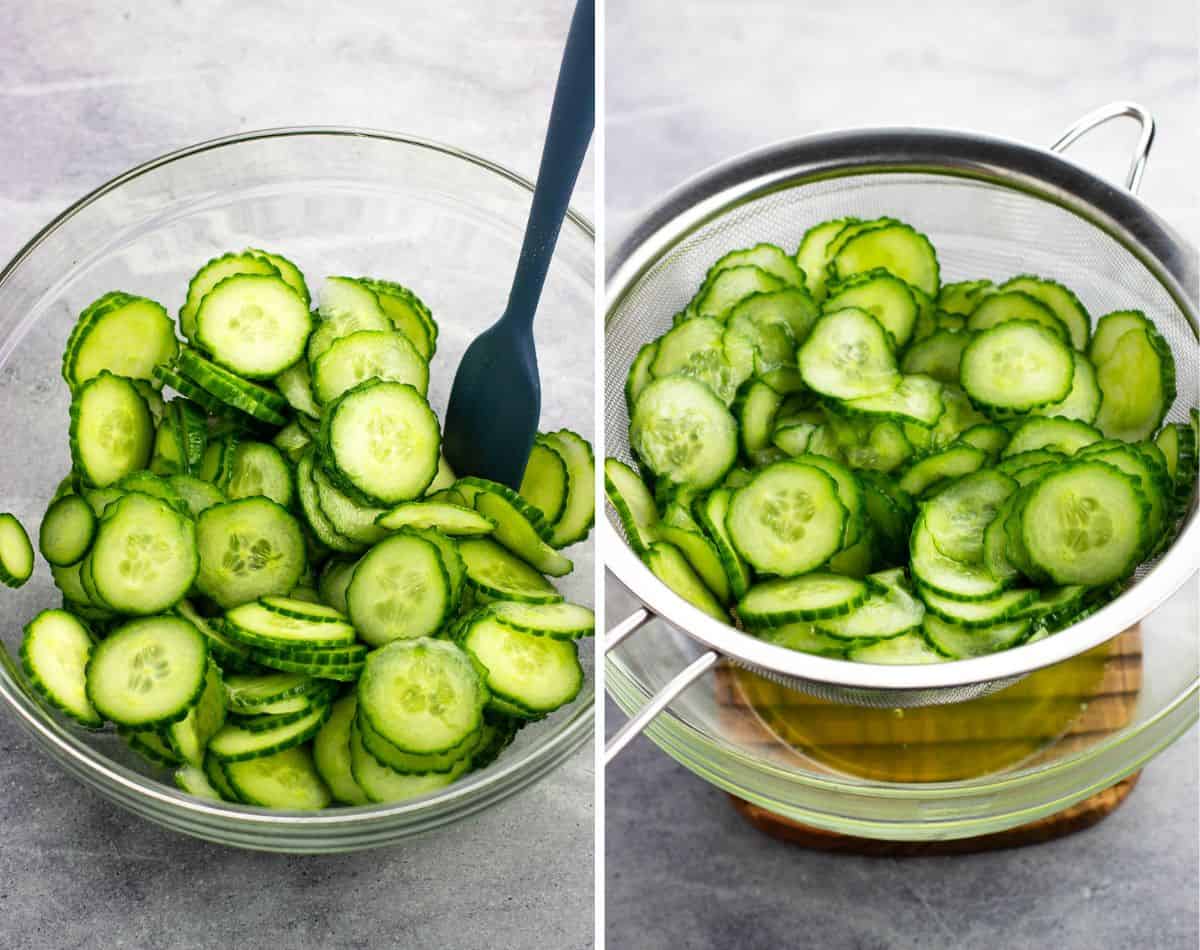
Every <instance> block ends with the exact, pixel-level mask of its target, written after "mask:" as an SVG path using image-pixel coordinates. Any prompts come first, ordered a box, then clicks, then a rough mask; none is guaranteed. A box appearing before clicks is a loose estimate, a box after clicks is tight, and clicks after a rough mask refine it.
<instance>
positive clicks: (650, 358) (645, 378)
mask: <svg viewBox="0 0 1200 950" xmlns="http://www.w3.org/2000/svg"><path fill="white" fill-rule="evenodd" d="M657 356H658V340H651V341H650V342H649V343H647V344H646V345H645V346H643V347H642V348H641V349H640V350H638V351H637V356H635V357H634V358H633V362H632V363H631V364H630V366H629V375H628V376H627V377H626V378H625V408H626V410H627V411H628V412H629V415H630V416H632V415H633V406H634V403H636V402H637V399H638V396H640V395H641V394H642V390H643V389H645V388H646V387H647V386H648V385H650V381H651V380H652V379H654V377H653V376H651V375H650V367H651V366H653V365H654V360H655V358H656V357H657Z"/></svg>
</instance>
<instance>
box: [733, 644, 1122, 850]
mask: <svg viewBox="0 0 1200 950" xmlns="http://www.w3.org/2000/svg"><path fill="white" fill-rule="evenodd" d="M715 682H716V690H717V699H718V703H719V705H720V707H721V716H722V721H723V722H722V724H723V726H724V728H725V729H726V730H728V732H729V733H730V734H732V735H734V736H736V737H737V738H738V740H739V741H740V742H741V743H742V744H743V745H745V746H747V747H749V748H752V749H754V751H755V752H756V753H757V754H758V755H760V756H762V757H763V758H765V759H767V760H769V761H773V762H776V763H779V764H783V765H793V766H795V765H801V764H802V765H803V766H804V767H805V768H806V769H808V770H815V771H818V772H819V771H822V770H824V771H827V772H829V773H830V774H841V775H846V774H850V775H855V776H859V777H863V778H871V779H877V780H890V781H903V782H914V781H916V782H920V781H953V780H955V779H960V778H964V777H967V776H974V775H982V774H992V773H997V772H1003V771H1006V770H1010V769H1012V768H1014V767H1016V766H1018V765H1028V764H1034V763H1037V762H1039V761H1048V760H1050V759H1055V758H1061V757H1062V756H1063V755H1064V754H1069V753H1071V752H1076V751H1079V750H1081V749H1084V748H1086V747H1088V746H1090V745H1093V744H1095V743H1096V742H1098V741H1100V740H1101V739H1103V738H1104V737H1105V736H1107V735H1109V734H1111V733H1113V732H1115V731H1117V730H1119V729H1122V728H1123V727H1125V726H1126V725H1128V724H1129V722H1130V721H1131V719H1132V717H1133V714H1134V710H1135V708H1136V705H1137V700H1138V695H1139V693H1140V691H1141V685H1142V642H1141V632H1140V630H1139V629H1138V628H1137V627H1133V628H1131V629H1129V630H1127V631H1125V633H1123V634H1121V635H1120V636H1119V637H1117V638H1116V639H1115V640H1113V641H1111V642H1110V643H1108V644H1106V645H1104V646H1102V647H1099V648H1097V649H1096V650H1093V651H1090V652H1089V653H1087V654H1084V655H1082V656H1080V657H1076V658H1074V659H1072V660H1069V661H1066V662H1065V663H1061V664H1058V665H1057V666H1055V667H1053V668H1051V669H1049V670H1043V671H1039V672H1038V673H1034V674H1032V675H1031V676H1029V677H1026V678H1025V679H1024V680H1022V681H1021V682H1020V683H1018V684H1016V685H1015V686H1013V687H1010V688H1009V689H1007V690H1003V691H1001V692H998V693H995V694H993V695H992V696H989V697H984V698H982V699H978V700H973V701H972V702H970V703H960V704H956V705H954V706H941V707H930V708H928V709H920V710H903V711H901V710H866V709H862V708H859V707H851V706H843V705H838V704H834V703H829V702H825V701H823V700H819V699H815V698H814V697H812V696H809V695H808V694H806V693H801V692H797V691H795V690H789V689H785V688H784V687H781V686H779V685H778V684H775V683H773V682H770V681H768V680H765V679H763V678H762V677H758V676H756V675H754V674H752V673H747V672H746V671H744V670H740V669H738V668H736V667H734V666H732V665H726V664H722V665H721V666H720V667H718V669H717V671H716V680H715ZM1138 774H1140V773H1136V774H1134V775H1131V776H1130V777H1128V778H1126V779H1124V780H1123V781H1121V782H1118V783H1117V784H1116V785H1114V786H1113V787H1112V788H1108V789H1105V790H1104V791H1102V792H1099V793H1098V794H1096V795H1093V796H1092V797H1091V798H1088V799H1086V800H1084V801H1081V802H1079V803H1077V804H1075V805H1073V806H1071V807H1070V808H1067V809H1065V810H1064V811H1062V812H1059V813H1058V814H1055V815H1051V816H1049V817H1046V818H1042V819H1040V820H1038V821H1035V822H1032V823H1030V824H1028V825H1022V826H1020V827H1017V828H1011V829H1008V830H1006V831H1001V832H997V833H995V834H989V835H984V836H981V837H977V838H965V839H958V840H954V841H934V842H900V841H876V840H873V839H869V838H856V837H853V836H848V835H840V834H836V833H834V832H830V831H825V830H823V829H820V828H813V827H810V826H807V825H803V824H801V823H799V822H795V821H792V820H790V819H787V818H784V817H782V816H780V815H775V814H773V813H771V812H769V811H767V810H766V809H763V808H760V807H759V806H757V805H753V804H751V803H749V802H746V801H743V800H741V799H738V798H734V797H732V796H731V799H732V802H733V806H734V808H735V809H736V810H737V811H738V812H739V813H740V814H741V815H742V816H743V817H745V818H746V819H747V821H749V822H750V823H751V824H752V825H753V826H754V827H756V828H758V829H759V830H760V831H763V832H765V833H767V834H769V835H772V836H773V837H776V838H779V839H782V840H784V841H789V842H791V843H793V844H798V845H800V846H802V847H807V848H813V849H817V850H822V851H844V852H849V853H855V854H864V855H878V856H890V857H896V856H905V855H932V854H967V853H972V852H978V851H988V850H994V849H997V848H1013V847H1021V846H1024V845H1028V844H1037V843H1039V842H1043V841H1049V840H1052V839H1054V838H1058V837H1062V836H1064V835H1068V834H1072V833H1074V832H1076V831H1081V830H1083V829H1085V828H1089V827H1091V826H1092V825H1094V824H1096V823H1097V822H1099V821H1101V820H1103V819H1104V818H1105V817H1106V816H1108V815H1109V814H1111V813H1112V812H1113V811H1114V810H1115V809H1116V808H1117V807H1118V806H1119V805H1120V804H1121V802H1123V801H1124V800H1125V798H1126V797H1127V796H1128V795H1129V793H1130V792H1131V791H1132V789H1133V787H1134V786H1135V785H1136V784H1137V779H1138Z"/></svg>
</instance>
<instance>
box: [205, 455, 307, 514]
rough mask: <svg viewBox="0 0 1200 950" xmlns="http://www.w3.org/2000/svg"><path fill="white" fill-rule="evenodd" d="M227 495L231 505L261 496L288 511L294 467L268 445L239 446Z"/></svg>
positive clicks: (226, 490) (234, 458)
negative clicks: (292, 468)
mask: <svg viewBox="0 0 1200 950" xmlns="http://www.w3.org/2000/svg"><path fill="white" fill-rule="evenodd" d="M225 494H226V496H227V497H228V498H229V499H230V500H231V501H236V500H237V499H239V498H253V497H254V496H256V495H261V496H262V497H264V498H269V499H271V501H273V502H275V503H276V504H278V505H280V506H282V507H284V508H287V507H289V506H290V505H291V503H292V494H293V484H292V470H291V467H290V466H289V465H288V463H287V462H285V461H284V459H283V456H282V455H281V454H280V452H279V450H278V449H277V448H275V446H273V445H270V444H269V443H267V442H250V441H246V442H238V443H237V445H236V446H235V447H234V450H233V464H232V467H231V469H230V473H229V481H228V482H227V483H226V486H225ZM210 507H211V506H210ZM206 510H207V509H206Z"/></svg>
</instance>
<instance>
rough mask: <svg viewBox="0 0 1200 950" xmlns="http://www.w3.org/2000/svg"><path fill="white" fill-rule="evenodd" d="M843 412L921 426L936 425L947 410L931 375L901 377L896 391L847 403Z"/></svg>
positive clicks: (842, 406)
mask: <svg viewBox="0 0 1200 950" xmlns="http://www.w3.org/2000/svg"><path fill="white" fill-rule="evenodd" d="M841 409H842V411H843V412H847V413H850V414H852V415H865V416H877V417H882V418H885V419H892V420H894V421H896V422H914V423H916V424H917V425H921V426H932V425H935V424H936V423H937V421H938V419H940V418H941V415H942V413H943V412H944V411H945V407H944V406H943V404H942V385H941V383H939V382H938V381H937V380H935V379H932V378H931V377H929V376H901V377H900V382H899V384H898V385H897V386H896V388H895V389H890V390H888V391H887V392H885V393H880V394H878V395H875V396H863V397H861V398H859V399H847V400H844V401H843V402H842V403H841Z"/></svg>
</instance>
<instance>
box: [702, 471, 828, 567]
mask: <svg viewBox="0 0 1200 950" xmlns="http://www.w3.org/2000/svg"><path fill="white" fill-rule="evenodd" d="M847 517H848V515H847V511H846V507H845V505H843V504H842V502H841V500H840V498H839V495H838V485H837V482H836V481H834V479H833V478H832V477H831V476H830V475H828V474H827V473H826V472H824V471H822V470H821V469H819V468H816V467H814V466H811V465H805V464H804V463H802V462H797V461H795V460H789V461H785V462H776V463H775V464H774V465H769V466H767V467H766V468H763V469H760V470H759V471H758V472H756V473H755V475H754V478H753V480H752V481H751V482H750V483H749V484H748V485H746V486H744V487H743V488H739V489H738V490H737V491H736V492H734V493H733V497H732V499H731V500H730V503H729V512H728V514H727V516H726V521H725V525H726V528H727V530H728V532H729V537H730V540H731V541H732V542H733V546H734V548H735V549H736V550H737V552H738V554H740V555H741V556H742V558H744V559H745V561H746V562H747V563H748V564H750V565H751V566H752V567H753V568H754V569H755V570H757V571H760V572H762V573H764V574H775V575H779V576H782V577H794V576H796V575H798V574H804V573H806V572H808V571H811V570H813V569H815V568H817V567H820V566H821V565H822V564H824V563H825V562H826V561H827V560H828V559H829V558H831V557H832V556H833V555H834V554H836V553H837V552H838V551H839V550H840V549H841V547H842V542H843V538H844V537H845V529H846V519H847Z"/></svg>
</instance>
